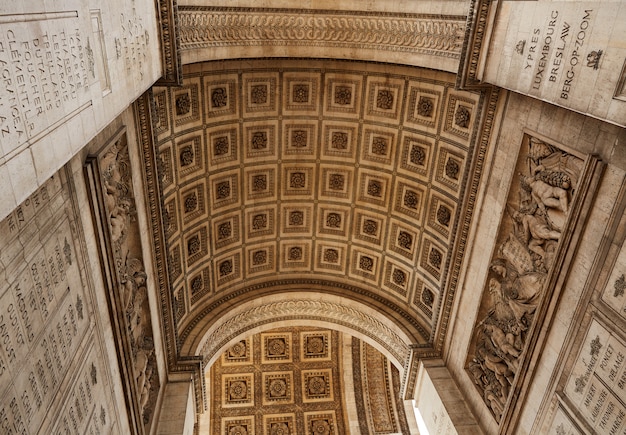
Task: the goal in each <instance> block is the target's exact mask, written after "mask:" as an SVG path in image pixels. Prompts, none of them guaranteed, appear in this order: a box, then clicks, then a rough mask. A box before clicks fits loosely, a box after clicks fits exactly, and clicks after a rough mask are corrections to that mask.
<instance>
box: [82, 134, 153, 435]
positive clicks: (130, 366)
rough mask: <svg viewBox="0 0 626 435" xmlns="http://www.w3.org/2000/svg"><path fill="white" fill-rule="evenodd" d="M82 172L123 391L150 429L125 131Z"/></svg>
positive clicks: (142, 276)
mask: <svg viewBox="0 0 626 435" xmlns="http://www.w3.org/2000/svg"><path fill="white" fill-rule="evenodd" d="M86 174H87V177H88V179H89V183H90V185H91V186H92V190H93V191H92V196H93V198H92V200H93V202H94V206H95V208H96V209H97V210H98V211H99V215H100V216H98V217H97V218H96V219H95V220H96V225H98V226H99V227H100V228H101V231H102V234H103V240H101V250H102V252H101V254H102V258H101V259H102V264H103V268H104V270H105V275H107V278H106V279H108V280H110V282H111V284H112V285H111V288H112V290H111V291H110V293H109V297H110V298H111V306H112V307H113V310H112V311H113V312H112V313H111V317H112V319H113V323H114V324H115V326H116V327H117V330H116V331H115V332H116V334H117V342H118V346H119V347H120V349H118V353H119V354H121V355H122V356H123V361H124V362H125V363H126V365H127V367H124V368H123V371H124V374H125V376H126V382H127V394H129V395H130V398H129V399H130V400H132V401H133V402H135V404H136V406H137V408H136V410H138V415H137V416H136V421H137V422H138V426H139V427H142V426H145V427H146V430H149V429H148V428H149V427H150V425H151V421H152V414H153V411H154V407H155V404H156V400H157V396H158V392H159V385H160V382H159V374H158V372H157V366H156V357H155V354H154V341H153V336H152V321H151V318H150V307H149V304H148V293H147V292H148V289H147V286H146V281H147V275H146V271H145V266H144V262H143V258H142V253H141V241H140V232H139V226H138V222H137V210H136V208H135V199H134V192H133V187H132V180H131V167H130V161H129V155H128V143H127V137H126V132H125V130H123V129H122V130H120V131H119V132H118V133H117V134H116V135H115V136H114V138H113V139H112V140H111V142H109V143H108V144H107V145H106V146H105V147H104V149H103V150H102V151H101V152H100V153H99V154H98V156H95V157H90V158H89V159H88V162H87V168H86ZM131 407H132V406H131ZM139 430H141V429H139ZM140 433H141V432H140Z"/></svg>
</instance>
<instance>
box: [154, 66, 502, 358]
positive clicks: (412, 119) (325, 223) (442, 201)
mask: <svg viewBox="0 0 626 435" xmlns="http://www.w3.org/2000/svg"><path fill="white" fill-rule="evenodd" d="M454 80H455V76H454V75H452V74H447V73H440V72H434V71H431V70H426V69H419V68H409V67H400V66H390V65H383V64H368V63H357V62H330V61H317V60H308V59H307V60H280V59H276V60H271V61H267V60H254V61H239V62H237V61H232V62H213V63H211V62H206V63H202V64H194V65H187V66H186V67H185V70H184V83H183V86H182V87H179V88H154V100H155V102H156V113H155V115H156V116H155V117H156V118H157V121H156V125H155V127H154V128H155V136H156V137H155V140H156V142H157V145H156V148H157V153H158V156H159V158H160V163H159V177H160V183H159V186H157V190H158V193H159V196H160V198H161V201H160V204H161V215H162V227H163V232H164V234H165V248H166V255H164V261H166V263H167V271H168V276H167V280H168V283H169V285H168V287H169V288H170V289H171V291H172V294H173V297H174V299H173V305H174V307H173V311H174V318H175V321H176V325H177V326H176V329H177V331H176V333H177V335H178V338H179V342H180V343H184V342H185V340H188V339H189V337H190V336H192V335H193V334H197V333H198V332H197V331H198V328H199V326H198V325H202V328H204V330H206V329H207V325H210V324H211V322H213V321H214V319H215V318H217V317H219V315H218V314H216V313H220V312H221V313H224V312H226V311H225V310H227V309H228V307H231V306H233V305H234V304H235V303H240V302H244V301H246V300H251V299H252V298H255V297H258V296H260V295H264V294H270V293H272V292H276V291H277V290H280V291H292V292H293V291H295V290H309V289H315V290H316V291H318V292H322V293H329V294H335V295H341V296H342V297H345V298H348V299H353V300H355V301H359V302H361V303H364V304H366V305H368V306H370V307H374V308H375V309H377V310H379V311H381V312H383V313H385V314H386V315H387V316H388V317H390V318H394V319H397V322H396V323H397V324H398V325H400V326H401V327H402V328H404V329H403V330H404V332H405V333H406V334H407V335H408V336H409V337H411V339H412V340H413V343H414V344H421V345H425V346H426V345H431V346H435V347H436V348H440V345H438V344H437V343H435V342H437V341H441V340H442V336H443V335H442V334H440V333H437V331H439V330H440V331H444V332H445V325H446V323H447V320H446V318H447V314H446V313H447V312H449V310H450V307H451V300H452V299H451V298H452V295H453V293H454V291H455V286H456V278H457V275H458V269H459V266H460V262H461V260H462V257H463V253H464V246H465V241H466V240H465V238H466V234H467V230H468V228H469V223H470V218H471V213H472V207H473V203H474V198H475V193H476V187H477V181H478V179H479V177H480V171H481V168H482V159H483V157H484V151H485V147H486V137H488V136H481V135H478V134H477V133H478V132H480V131H482V130H485V129H483V128H481V125H482V124H483V123H484V122H485V120H484V118H485V117H484V115H483V112H486V110H485V109H484V107H485V102H487V103H489V104H493V101H492V100H494V98H493V96H489V95H485V94H482V93H480V92H465V91H464V92H462V91H457V90H455V89H454ZM490 99H491V100H490ZM487 118H488V120H489V122H490V119H491V118H489V117H487ZM486 130H487V133H486V134H488V129H486ZM477 144H478V145H477ZM236 301H239V302H236ZM442 309H443V312H444V316H443V320H442V317H440V316H439V313H440V312H442ZM438 325H439V326H438ZM442 325H443V326H442ZM437 328H439V329H437ZM194 331H195V332H194ZM230 338H231V339H232V338H233V337H230ZM437 346H439V347H437ZM204 356H205V358H211V357H212V356H213V355H204Z"/></svg>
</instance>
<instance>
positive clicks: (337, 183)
mask: <svg viewBox="0 0 626 435" xmlns="http://www.w3.org/2000/svg"><path fill="white" fill-rule="evenodd" d="M352 176H353V175H352V171H348V170H345V169H343V167H340V166H322V167H321V180H320V197H326V198H328V199H337V198H341V199H348V198H351V196H352V183H353V181H352Z"/></svg>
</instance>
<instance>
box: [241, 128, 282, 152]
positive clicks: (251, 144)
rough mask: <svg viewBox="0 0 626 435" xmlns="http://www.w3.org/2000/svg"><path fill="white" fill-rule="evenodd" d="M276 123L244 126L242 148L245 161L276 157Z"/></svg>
mask: <svg viewBox="0 0 626 435" xmlns="http://www.w3.org/2000/svg"><path fill="white" fill-rule="evenodd" d="M277 131H278V128H277V123H276V122H269V123H262V124H252V123H246V124H245V125H244V134H243V141H244V143H243V148H244V150H245V157H246V159H247V160H253V161H257V160H258V159H264V158H275V157H276V134H277Z"/></svg>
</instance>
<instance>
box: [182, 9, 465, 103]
mask: <svg viewBox="0 0 626 435" xmlns="http://www.w3.org/2000/svg"><path fill="white" fill-rule="evenodd" d="M179 17H180V43H181V48H182V49H183V50H187V49H195V48H213V47H230V46H255V45H272V46H277V45H278V46H280V45H282V46H327V47H337V48H339V47H341V48H354V49H359V48H365V49H372V50H383V51H391V52H408V53H417V54H428V55H435V56H442V57H446V58H454V59H458V58H459V57H460V54H461V45H462V39H463V35H464V29H465V17H460V16H456V15H454V16H452V15H449V16H445V15H436V16H434V15H419V14H388V15H383V14H371V15H370V14H367V13H350V14H347V13H340V12H338V11H330V10H320V11H312V10H308V9H307V10H304V9H291V10H287V9H259V8H245V9H244V8H238V9H233V8H218V7H197V6H183V7H180V8H179ZM294 91H297V92H296V93H294V98H297V99H298V100H301V101H306V100H305V98H306V97H308V95H307V89H306V88H304V87H302V86H299V87H298V88H297V89H294ZM352 93H353V92H352V88H351V87H348V86H338V87H337V88H336V90H335V103H336V104H338V105H348V104H351V100H352ZM294 101H295V100H294ZM376 105H377V107H378V108H380V109H387V108H389V107H390V105H393V95H392V94H391V93H390V92H389V91H382V92H380V93H379V94H378V95H377V98H376Z"/></svg>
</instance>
